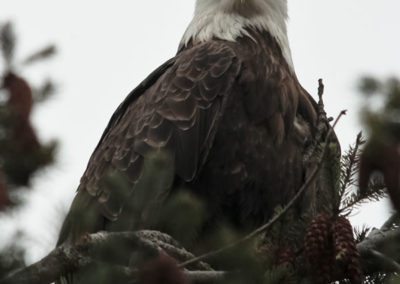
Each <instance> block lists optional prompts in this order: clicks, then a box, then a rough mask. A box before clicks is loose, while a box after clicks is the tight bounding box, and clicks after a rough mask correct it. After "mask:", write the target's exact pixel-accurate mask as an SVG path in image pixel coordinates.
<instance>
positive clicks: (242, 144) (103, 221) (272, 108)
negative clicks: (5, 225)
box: [59, 0, 317, 244]
mask: <svg viewBox="0 0 400 284" xmlns="http://www.w3.org/2000/svg"><path fill="white" fill-rule="evenodd" d="M286 20H287V0H197V2H196V7H195V13H194V17H193V20H192V21H191V23H190V24H189V26H188V28H187V30H186V32H185V33H184V35H183V38H182V41H181V43H180V45H179V49H178V52H177V54H176V55H175V57H173V58H172V59H170V60H168V61H167V62H165V63H164V64H163V65H161V66H160V67H159V68H158V69H157V70H155V71H154V72H153V73H152V74H150V75H149V76H148V78H146V79H145V80H144V81H143V82H142V83H141V84H140V85H139V86H138V87H137V88H135V89H134V90H133V91H132V92H131V93H130V94H129V95H128V96H127V98H126V99H125V100H124V101H123V102H122V104H121V105H120V106H119V107H118V109H117V110H116V111H115V113H114V114H113V116H112V118H111V120H110V122H109V124H108V126H107V127H106V129H105V131H104V133H103V135H102V137H101V139H100V141H99V143H98V145H97V147H96V149H95V150H94V152H93V154H92V156H91V158H90V160H89V163H88V165H87V169H86V171H85V172H84V174H83V177H82V179H81V182H80V185H79V188H78V192H77V195H76V197H75V199H74V201H73V203H72V206H71V210H70V213H69V214H68V215H67V217H66V220H65V222H64V225H63V228H62V231H61V234H60V238H59V244H61V243H65V242H69V241H73V240H76V239H77V238H79V236H82V235H83V234H84V233H92V232H97V231H100V230H108V229H109V226H110V224H111V223H113V222H116V221H118V220H120V219H121V218H129V216H126V214H125V215H124V210H123V208H124V203H125V202H129V200H132V199H131V198H128V199H126V200H120V199H118V197H117V196H116V193H115V192H113V191H112V189H109V188H105V187H103V186H102V183H101V182H100V181H101V179H102V178H103V177H104V176H105V175H106V174H107V172H109V171H110V170H112V171H118V172H121V173H123V174H125V175H126V176H127V177H128V179H129V182H130V183H131V190H132V192H131V193H129V196H131V197H132V198H134V196H135V184H136V183H137V181H138V179H139V177H140V176H141V173H142V171H143V165H144V163H145V161H146V159H147V158H148V156H149V154H150V153H151V152H154V151H161V150H165V151H167V152H168V153H170V154H171V157H172V161H173V168H174V181H173V183H171V184H172V185H171V189H170V191H169V192H170V193H171V194H172V193H173V192H174V191H175V190H176V188H177V187H178V186H179V187H180V188H181V187H184V188H185V189H186V190H188V191H190V192H192V193H193V194H195V195H196V196H199V198H201V199H202V200H204V202H205V206H207V218H208V220H209V223H212V222H214V223H215V222H217V221H218V220H225V221H228V222H230V223H231V224H233V225H234V226H236V227H238V228H252V227H253V228H254V226H257V225H259V224H261V223H263V222H265V221H267V220H268V219H269V218H270V217H271V215H272V213H273V211H274V209H275V208H276V206H278V205H282V204H285V203H286V202H288V201H289V200H290V199H291V198H292V197H293V196H294V195H295V193H296V191H297V190H298V189H299V188H300V187H301V185H302V184H303V182H304V177H305V169H304V165H303V155H304V149H305V147H306V145H307V143H309V142H310V141H311V140H312V139H313V135H314V133H315V131H314V130H315V125H316V117H317V115H316V104H315V102H314V101H313V99H312V98H311V97H310V95H309V94H308V93H307V92H306V91H305V90H304V89H303V88H302V86H301V85H300V83H299V81H298V79H297V77H296V74H295V70H294V67H293V62H292V58H291V52H290V48H289V43H288V37H287V27H286ZM155 178H157V177H155ZM77 211H80V212H82V213H81V214H86V215H88V216H89V215H90V216H91V217H92V218H94V220H95V221H93V222H91V224H87V223H85V222H84V221H83V218H81V217H79V216H77V215H76V214H73V212H77ZM123 229H127V230H128V229H129V228H123Z"/></svg>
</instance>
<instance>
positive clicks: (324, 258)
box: [304, 214, 335, 283]
mask: <svg viewBox="0 0 400 284" xmlns="http://www.w3.org/2000/svg"><path fill="white" fill-rule="evenodd" d="M331 220H332V218H331V217H329V216H328V215H326V214H319V215H318V216H317V217H315V218H314V220H312V221H311V223H310V225H309V227H308V229H307V232H306V238H305V244H304V246H305V255H306V257H307V260H308V262H309V263H310V265H311V267H312V271H313V273H314V276H315V280H316V282H318V283H329V282H331V281H332V280H333V274H334V269H333V268H334V262H335V259H334V248H333V245H332V238H331V236H332V230H331Z"/></svg>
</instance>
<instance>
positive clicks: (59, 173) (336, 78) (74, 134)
mask: <svg viewBox="0 0 400 284" xmlns="http://www.w3.org/2000/svg"><path fill="white" fill-rule="evenodd" d="M193 6H194V0H145V1H138V0H118V1H111V0H84V1H82V0H80V1H78V0H75V1H73V0H69V1H55V0H35V1H27V0H0V22H3V21H6V20H12V21H13V22H14V23H15V26H16V30H17V33H18V35H19V40H20V42H19V49H18V55H19V56H21V57H23V55H26V54H27V53H29V52H30V51H32V50H34V49H36V48H39V47H41V46H43V45H44V44H47V43H55V44H56V45H57V46H58V48H59V54H58V55H57V57H56V58H54V59H53V60H51V61H49V62H46V63H44V64H38V65H35V66H32V67H29V68H28V69H26V70H25V72H24V75H25V76H26V77H27V78H29V79H30V80H33V81H34V82H40V80H41V79H43V78H44V77H51V78H54V79H55V81H56V82H57V83H58V88H59V89H58V92H57V96H56V97H54V98H53V99H52V100H51V101H49V102H47V103H45V104H44V105H42V106H40V107H38V108H37V109H36V111H35V113H34V124H35V127H36V128H37V129H38V131H39V134H40V136H41V138H42V139H44V140H49V139H52V138H57V139H59V140H60V141H61V142H62V144H61V151H60V153H59V156H58V163H57V165H56V166H55V167H54V168H53V169H51V170H49V171H47V172H45V173H43V174H42V175H41V176H39V177H38V178H37V179H36V181H35V190H34V191H33V192H32V193H31V194H30V196H29V201H28V202H27V206H25V208H24V209H23V210H21V211H20V212H16V213H14V214H13V217H12V218H10V217H9V218H7V221H0V232H1V233H0V235H2V238H3V239H5V238H6V237H7V236H10V235H11V234H12V232H14V228H19V229H23V232H24V233H25V234H26V236H27V237H26V238H25V244H26V246H27V247H29V252H28V258H29V260H30V261H33V260H36V259H38V258H39V257H41V256H43V254H45V253H46V252H48V251H49V250H50V249H51V248H52V246H53V245H54V242H55V238H56V236H57V233H58V229H59V226H60V225H59V223H60V217H59V215H60V214H63V213H64V212H65V211H66V210H67V208H68V206H69V204H70V202H71V200H72V198H73V196H74V192H75V189H76V188H77V185H78V183H79V178H80V176H81V174H82V173H83V171H84V168H85V167H86V163H87V160H88V158H89V156H90V154H91V152H92V151H93V149H94V147H95V145H96V143H97V141H98V139H99V137H100V135H101V133H102V131H103V129H104V127H105V126H106V123H107V121H108V120H109V118H110V116H111V114H112V113H113V111H114V110H115V108H116V107H117V106H118V104H119V103H120V102H121V101H122V100H123V99H124V97H125V96H126V94H127V93H128V92H129V91H130V90H131V89H133V88H134V87H135V86H136V85H137V84H138V83H140V81H141V80H142V79H143V78H144V77H145V76H146V75H148V74H149V73H150V72H151V71H152V70H153V69H155V68H156V67H157V66H158V65H160V64H161V63H162V62H164V61H165V60H167V59H168V58H170V57H172V56H173V55H174V53H175V52H176V49H177V45H178V42H179V40H180V38H181V36H182V34H183V32H184V30H185V28H186V26H187V24H188V23H189V21H190V19H191V16H192V14H193ZM289 8H290V11H289V13H290V21H289V38H290V42H291V47H292V53H293V58H294V64H295V68H296V71H297V75H298V77H299V78H300V81H301V82H302V84H303V85H304V87H305V88H306V89H307V90H308V91H309V92H311V93H312V94H315V90H316V85H317V84H316V82H317V79H318V78H320V77H322V78H324V80H325V84H326V98H325V101H326V105H327V110H328V112H329V115H331V116H336V115H337V114H338V112H339V111H340V110H342V109H348V110H349V115H348V116H347V117H346V118H345V119H344V120H342V121H341V122H340V125H339V126H338V128H337V133H338V136H339V138H340V140H341V142H342V148H346V145H347V144H349V143H352V141H353V140H354V138H355V136H356V134H357V133H358V132H359V131H360V130H361V126H360V125H359V124H358V119H357V117H358V106H359V105H360V101H361V99H360V97H359V96H358V93H357V90H356V81H357V79H358V78H359V76H360V75H362V74H374V75H378V76H381V77H386V76H391V75H398V76H399V75H400V52H399V51H400V39H399V36H398V34H399V29H400V16H399V11H400V1H398V0H380V1H376V0H351V1H349V0H334V1H333V0H322V1H321V0H289ZM0 66H1V65H0ZM387 211H388V209H387V206H383V205H379V206H370V207H368V208H367V209H364V210H363V212H362V213H360V214H359V215H357V216H355V217H354V218H353V219H352V220H353V222H355V223H357V224H362V223H363V222H365V223H369V224H372V225H379V224H380V223H381V222H382V221H383V220H384V218H385V216H386V214H388V213H387ZM10 220H12V222H10Z"/></svg>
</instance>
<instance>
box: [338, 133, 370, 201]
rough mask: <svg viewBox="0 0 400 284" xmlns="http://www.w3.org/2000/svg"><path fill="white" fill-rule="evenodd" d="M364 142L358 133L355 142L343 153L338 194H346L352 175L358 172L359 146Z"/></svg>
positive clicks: (351, 181)
mask: <svg viewBox="0 0 400 284" xmlns="http://www.w3.org/2000/svg"><path fill="white" fill-rule="evenodd" d="M363 144H365V140H364V138H363V136H362V133H361V132H360V133H358V135H357V139H356V142H355V144H354V146H353V147H351V146H350V149H349V150H348V151H347V153H345V155H343V158H342V175H341V177H342V178H341V188H340V196H341V197H343V196H344V195H345V194H346V191H347V190H348V188H349V187H350V186H351V185H353V184H354V177H355V176H356V175H357V173H358V166H359V161H360V160H359V157H360V147H361V145H363Z"/></svg>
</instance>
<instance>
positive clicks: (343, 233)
mask: <svg viewBox="0 0 400 284" xmlns="http://www.w3.org/2000/svg"><path fill="white" fill-rule="evenodd" d="M332 231H333V242H334V247H335V260H336V261H337V262H339V263H340V264H341V265H342V267H344V269H343V270H344V274H345V275H344V276H345V277H347V278H349V280H350V281H351V283H352V284H358V283H362V271H361V264H360V255H359V252H358V250H357V246H356V241H355V239H354V236H353V227H352V226H351V224H350V222H349V220H347V219H346V218H345V217H339V218H337V219H336V220H335V222H334V224H333V226H332Z"/></svg>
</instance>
